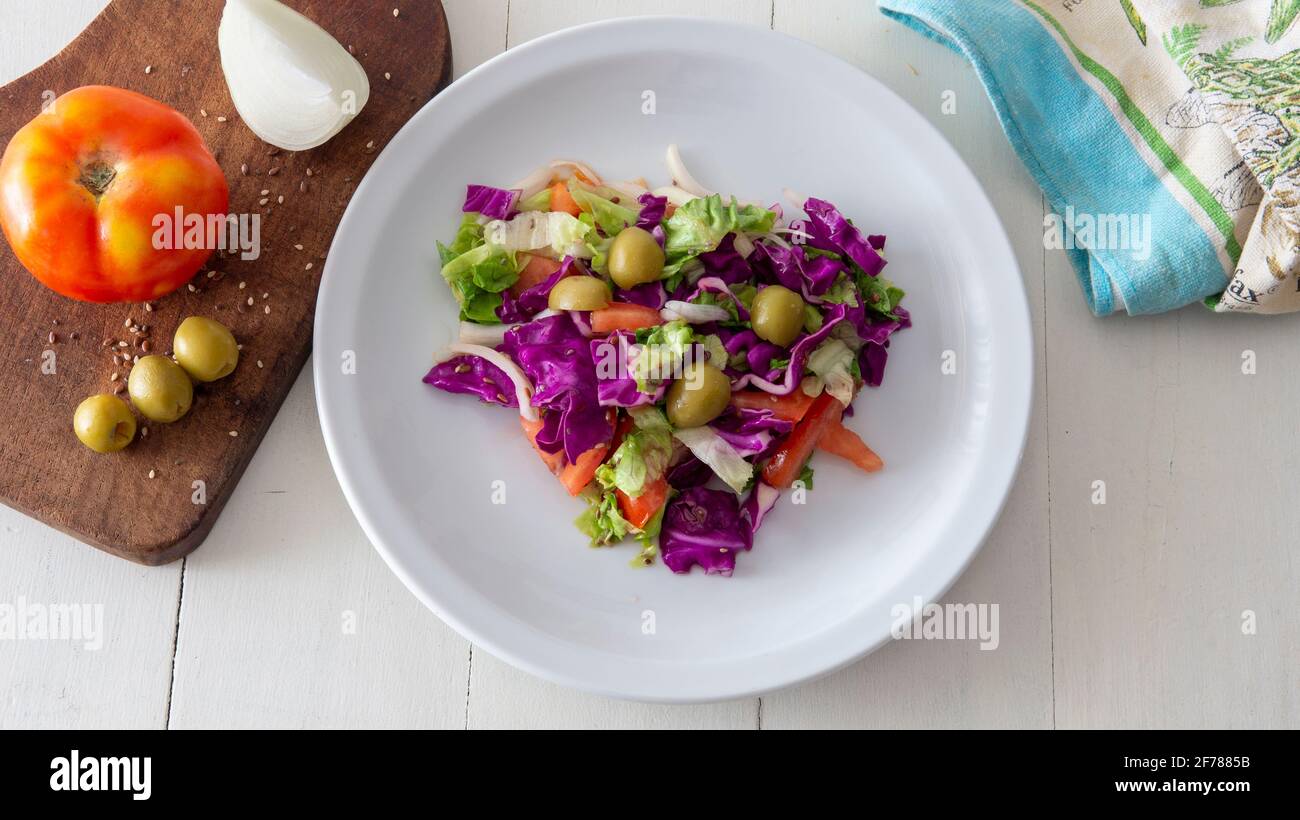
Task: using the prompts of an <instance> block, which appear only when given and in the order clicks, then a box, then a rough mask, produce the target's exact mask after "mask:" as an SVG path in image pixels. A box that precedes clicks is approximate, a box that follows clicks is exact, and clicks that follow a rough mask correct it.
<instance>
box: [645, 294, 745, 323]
mask: <svg viewBox="0 0 1300 820" xmlns="http://www.w3.org/2000/svg"><path fill="white" fill-rule="evenodd" d="M659 315H660V316H661V317H663V320H664V321H665V322H672V321H675V320H677V319H682V320H684V321H686V322H687V323H689V324H692V325H702V324H705V323H706V322H722V321H725V320H726V319H729V318H730V317H731V314H730V313H728V312H727V309H726V308H724V307H719V306H717V305H696V304H692V303H690V302H681V301H678V300H676V299H670V300H668V301H667V302H665V303H664V306H663V310H660V311H659Z"/></svg>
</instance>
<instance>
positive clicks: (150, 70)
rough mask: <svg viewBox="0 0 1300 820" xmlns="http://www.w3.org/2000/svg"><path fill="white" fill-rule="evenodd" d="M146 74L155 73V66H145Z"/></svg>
mask: <svg viewBox="0 0 1300 820" xmlns="http://www.w3.org/2000/svg"><path fill="white" fill-rule="evenodd" d="M144 73H145V74H152V73H153V66H151V65H147V66H145V67H144Z"/></svg>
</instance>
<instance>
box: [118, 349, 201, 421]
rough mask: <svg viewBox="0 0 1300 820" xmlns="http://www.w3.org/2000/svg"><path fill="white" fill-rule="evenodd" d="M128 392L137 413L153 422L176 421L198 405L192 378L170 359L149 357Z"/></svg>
mask: <svg viewBox="0 0 1300 820" xmlns="http://www.w3.org/2000/svg"><path fill="white" fill-rule="evenodd" d="M126 389H127V392H128V393H130V394H131V403H132V404H134V405H135V409H137V410H139V411H140V414H141V415H142V416H144V417H145V418H147V419H150V420H152V421H163V422H169V421H176V420H177V419H178V418H180V417H181V416H183V415H185V414H186V413H188V412H189V411H190V404H191V403H193V401H194V385H193V384H192V383H191V382H190V377H189V376H188V375H186V373H185V371H184V370H182V369H181V366H180V365H178V364H176V362H173V361H172V360H171V359H169V358H167V357H166V356H145V357H144V358H143V359H141V360H140V361H138V362H136V364H135V367H132V368H131V376H130V377H129V378H128V379H127V381H126Z"/></svg>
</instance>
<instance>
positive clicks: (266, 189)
mask: <svg viewBox="0 0 1300 820" xmlns="http://www.w3.org/2000/svg"><path fill="white" fill-rule="evenodd" d="M269 193H271V189H270V188H263V189H262V194H261V195H262V196H266V195H267V194H269Z"/></svg>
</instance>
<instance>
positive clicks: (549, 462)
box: [519, 416, 564, 475]
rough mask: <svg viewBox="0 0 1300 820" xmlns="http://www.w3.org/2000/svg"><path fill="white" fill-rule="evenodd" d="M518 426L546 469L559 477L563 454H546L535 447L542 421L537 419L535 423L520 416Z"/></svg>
mask: <svg viewBox="0 0 1300 820" xmlns="http://www.w3.org/2000/svg"><path fill="white" fill-rule="evenodd" d="M519 424H520V425H521V426H522V427H523V428H524V435H526V436H528V441H529V442H530V443H531V444H532V445H533V449H534V450H536V451H537V455H539V456H541V457H542V461H544V462H545V463H546V467H547V468H548V469H549V470H550V471H551V472H552V473H554V474H555V475H559V474H560V471H561V470H563V469H564V452H563V451H561V452H558V453H548V452H546V451H545V450H543V449H542V448H541V447H538V446H537V434H538V433H540V432H541V431H542V420H541V419H540V418H538V419H537V420H536V421H529V420H528V419H526V418H524V417H523V416H520V417H519Z"/></svg>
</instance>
